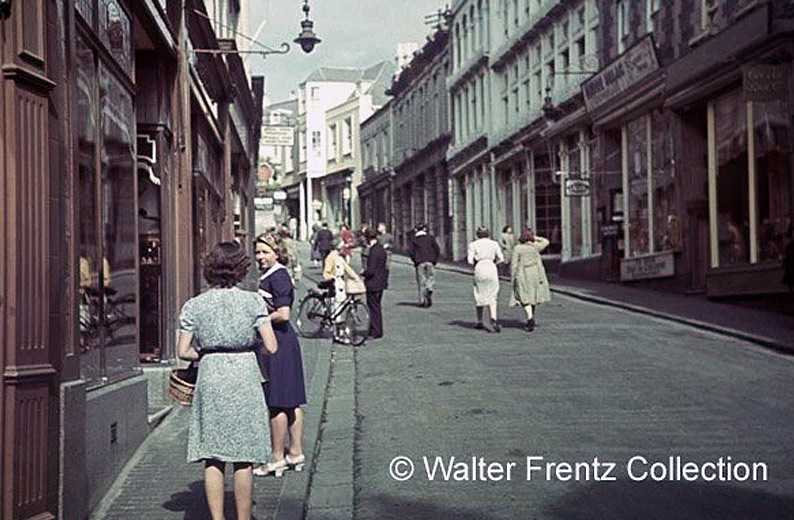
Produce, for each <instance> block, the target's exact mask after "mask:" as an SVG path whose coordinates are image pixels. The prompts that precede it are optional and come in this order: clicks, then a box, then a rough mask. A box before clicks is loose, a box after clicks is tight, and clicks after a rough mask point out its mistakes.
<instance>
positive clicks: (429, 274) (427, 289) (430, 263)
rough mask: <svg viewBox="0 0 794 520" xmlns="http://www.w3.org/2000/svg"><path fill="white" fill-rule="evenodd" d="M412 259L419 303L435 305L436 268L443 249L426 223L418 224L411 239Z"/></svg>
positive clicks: (426, 305) (423, 305)
mask: <svg viewBox="0 0 794 520" xmlns="http://www.w3.org/2000/svg"><path fill="white" fill-rule="evenodd" d="M410 254H411V260H413V262H414V267H415V268H416V285H417V289H418V291H419V305H421V306H422V307H430V306H431V305H433V289H434V287H435V273H434V268H435V265H436V263H437V262H438V257H439V255H440V254H441V250H440V248H439V247H438V242H436V239H435V237H434V236H433V235H431V234H429V233H428V232H427V226H426V225H425V224H419V225H417V226H416V234H415V235H414V237H413V239H412V240H411V248H410Z"/></svg>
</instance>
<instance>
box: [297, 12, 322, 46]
mask: <svg viewBox="0 0 794 520" xmlns="http://www.w3.org/2000/svg"><path fill="white" fill-rule="evenodd" d="M309 10H310V8H309V0H303V12H304V14H305V15H306V18H305V19H303V20H302V21H301V33H300V34H299V35H298V37H297V38H295V39H294V40H293V42H295V43H297V44H298V45H300V46H301V49H303V52H305V53H306V54H308V53H310V52H312V51H313V50H314V46H315V45H317V44H318V43H320V42H321V41H322V40H321V39H320V38H318V37H317V35H316V34H314V22H313V21H311V20H310V19H309Z"/></svg>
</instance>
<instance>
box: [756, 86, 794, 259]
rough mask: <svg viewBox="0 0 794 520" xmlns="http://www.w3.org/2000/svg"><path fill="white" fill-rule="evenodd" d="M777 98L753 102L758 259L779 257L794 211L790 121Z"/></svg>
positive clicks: (783, 247) (781, 253)
mask: <svg viewBox="0 0 794 520" xmlns="http://www.w3.org/2000/svg"><path fill="white" fill-rule="evenodd" d="M786 113H787V112H786V107H785V106H784V105H783V103H782V102H780V101H773V102H768V103H759V102H755V103H753V128H754V137H755V171H756V181H757V183H758V187H757V193H758V225H759V229H758V258H759V260H761V261H765V260H773V261H777V260H782V258H783V253H784V251H785V247H786V231H787V230H788V227H789V225H790V224H791V216H792V213H794V206H792V201H791V193H792V172H791V155H790V154H791V149H790V144H789V143H790V141H789V136H790V132H791V129H790V120H789V118H788V117H786Z"/></svg>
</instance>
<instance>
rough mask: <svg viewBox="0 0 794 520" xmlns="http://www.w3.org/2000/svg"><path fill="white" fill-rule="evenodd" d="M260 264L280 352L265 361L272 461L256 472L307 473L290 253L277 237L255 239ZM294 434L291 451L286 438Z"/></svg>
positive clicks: (303, 399) (303, 397) (261, 284)
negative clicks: (288, 264) (292, 319)
mask: <svg viewBox="0 0 794 520" xmlns="http://www.w3.org/2000/svg"><path fill="white" fill-rule="evenodd" d="M256 260H257V262H259V267H260V268H261V270H262V271H263V274H262V276H261V278H260V279H259V294H260V295H261V296H262V297H263V298H264V299H265V302H266V303H267V306H268V310H269V311H270V320H271V323H272V325H273V331H274V333H275V335H276V340H277V342H278V352H276V353H275V354H273V355H269V356H267V357H264V358H260V361H261V362H262V368H263V372H264V375H265V378H266V379H267V382H266V383H265V385H264V390H265V399H266V401H267V406H268V409H269V411H270V441H271V447H272V459H271V461H270V462H269V463H267V464H264V465H263V466H260V467H258V468H256V469H255V470H254V474H255V475H257V476H265V475H270V474H273V475H275V476H277V477H280V476H281V475H282V474H283V473H284V470H285V469H286V468H288V467H289V468H293V469H295V470H297V471H300V470H301V469H303V464H304V461H305V457H304V455H303V410H302V409H301V405H304V404H306V389H305V386H304V383H303V359H302V356H301V349H300V343H299V342H298V335H297V334H295V329H293V327H292V324H290V321H289V318H290V307H291V306H292V303H293V300H294V298H295V289H294V287H293V285H292V279H291V278H290V275H289V271H288V270H287V268H286V267H285V265H284V263H285V262H286V261H287V259H286V251H285V250H284V248H283V247H282V244H281V243H280V241H279V240H278V238H277V237H276V236H274V235H261V236H259V237H258V238H257V239H256ZM287 434H289V438H290V442H289V447H288V448H286V449H285V447H286V442H285V441H286V438H287Z"/></svg>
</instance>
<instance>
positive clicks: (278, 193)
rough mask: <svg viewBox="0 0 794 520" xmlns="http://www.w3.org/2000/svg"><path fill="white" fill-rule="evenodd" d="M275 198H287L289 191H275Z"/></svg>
mask: <svg viewBox="0 0 794 520" xmlns="http://www.w3.org/2000/svg"><path fill="white" fill-rule="evenodd" d="M273 200H287V192H286V191H284V190H278V191H274V192H273Z"/></svg>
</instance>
